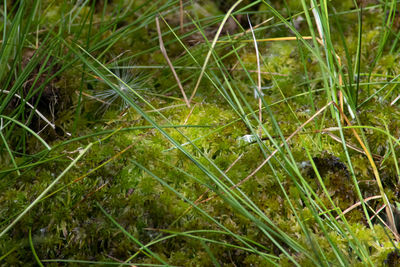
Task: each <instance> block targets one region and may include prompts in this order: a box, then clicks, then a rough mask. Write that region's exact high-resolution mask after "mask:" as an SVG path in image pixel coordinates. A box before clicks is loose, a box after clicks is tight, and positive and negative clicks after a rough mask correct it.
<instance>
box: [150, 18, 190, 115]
mask: <svg viewBox="0 0 400 267" xmlns="http://www.w3.org/2000/svg"><path fill="white" fill-rule="evenodd" d="M156 27H157V33H158V40H159V42H160V50H161V53H162V54H163V56H164V58H165V60H166V61H167V64H168V66H169V68H170V69H171V71H172V74H173V75H174V78H175V80H176V82H177V84H178V87H179V89H180V90H181V93H182V96H183V98H184V100H185V103H186V105H187V106H188V108H190V102H189V100H188V99H187V97H186V93H185V90H184V89H183V86H182V83H181V81H180V79H179V77H178V74H177V73H176V71H175V69H174V66H173V65H172V62H171V60H170V59H169V57H168V54H167V50H165V46H164V41H163V39H162V34H161V29H160V23H159V21H158V17H156Z"/></svg>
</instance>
